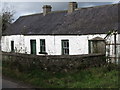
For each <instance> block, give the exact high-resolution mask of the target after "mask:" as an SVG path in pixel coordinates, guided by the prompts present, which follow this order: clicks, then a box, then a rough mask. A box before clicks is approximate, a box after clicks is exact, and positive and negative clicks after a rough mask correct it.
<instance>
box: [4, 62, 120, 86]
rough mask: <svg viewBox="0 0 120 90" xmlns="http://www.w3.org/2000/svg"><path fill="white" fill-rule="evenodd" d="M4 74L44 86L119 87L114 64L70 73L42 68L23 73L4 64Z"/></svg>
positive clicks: (116, 68) (116, 69)
mask: <svg viewBox="0 0 120 90" xmlns="http://www.w3.org/2000/svg"><path fill="white" fill-rule="evenodd" d="M3 75H5V76H9V77H11V78H14V79H16V80H20V81H23V82H26V83H29V84H31V85H34V86H36V87H43V88H119V85H118V67H117V65H114V64H109V65H105V66H103V67H94V68H88V69H85V70H80V71H79V72H69V73H59V72H57V73H55V72H53V73H51V72H46V71H40V70H32V71H29V72H26V73H25V72H24V73H23V72H19V71H18V70H11V69H9V68H8V67H7V66H3Z"/></svg>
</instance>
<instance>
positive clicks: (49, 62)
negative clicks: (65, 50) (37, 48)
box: [2, 52, 106, 72]
mask: <svg viewBox="0 0 120 90" xmlns="http://www.w3.org/2000/svg"><path fill="white" fill-rule="evenodd" d="M2 61H3V65H6V66H8V67H10V68H11V69H17V70H19V71H25V72H26V71H30V70H32V69H40V70H46V71H52V72H68V71H73V70H74V71H76V70H80V69H84V68H89V67H94V66H101V65H103V64H105V63H106V60H105V56H104V55H102V54H89V55H88V54H86V55H67V56H66V55H42V56H39V55H30V54H16V53H5V52H4V53H2Z"/></svg>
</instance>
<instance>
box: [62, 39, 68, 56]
mask: <svg viewBox="0 0 120 90" xmlns="http://www.w3.org/2000/svg"><path fill="white" fill-rule="evenodd" d="M62 55H69V40H62Z"/></svg>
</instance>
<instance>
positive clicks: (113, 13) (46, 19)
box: [3, 4, 120, 35]
mask: <svg viewBox="0 0 120 90" xmlns="http://www.w3.org/2000/svg"><path fill="white" fill-rule="evenodd" d="M118 7H120V5H119V4H112V5H104V6H96V7H89V8H80V9H77V10H75V11H74V12H73V13H71V14H69V13H67V11H53V12H50V13H48V14H47V15H45V16H44V15H43V13H40V14H33V15H28V16H21V17H20V18H19V19H18V20H16V22H14V23H13V24H12V25H11V26H10V27H9V28H8V29H7V30H5V31H4V32H3V35H19V34H23V35H40V34H42V35H44V34H45V35H51V34H55V35H64V34H65V35H71V34H75V35H76V34H77V35H78V34H79V35H84V34H104V33H108V32H109V31H111V30H118V33H120V29H118V25H120V22H119V21H118V12H120V10H119V9H118Z"/></svg>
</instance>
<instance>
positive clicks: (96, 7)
mask: <svg viewBox="0 0 120 90" xmlns="http://www.w3.org/2000/svg"><path fill="white" fill-rule="evenodd" d="M118 4H120V3H116V4H107V5H99V6H91V7H81V8H76V9H75V10H81V9H89V8H99V7H105V6H114V5H118Z"/></svg>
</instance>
